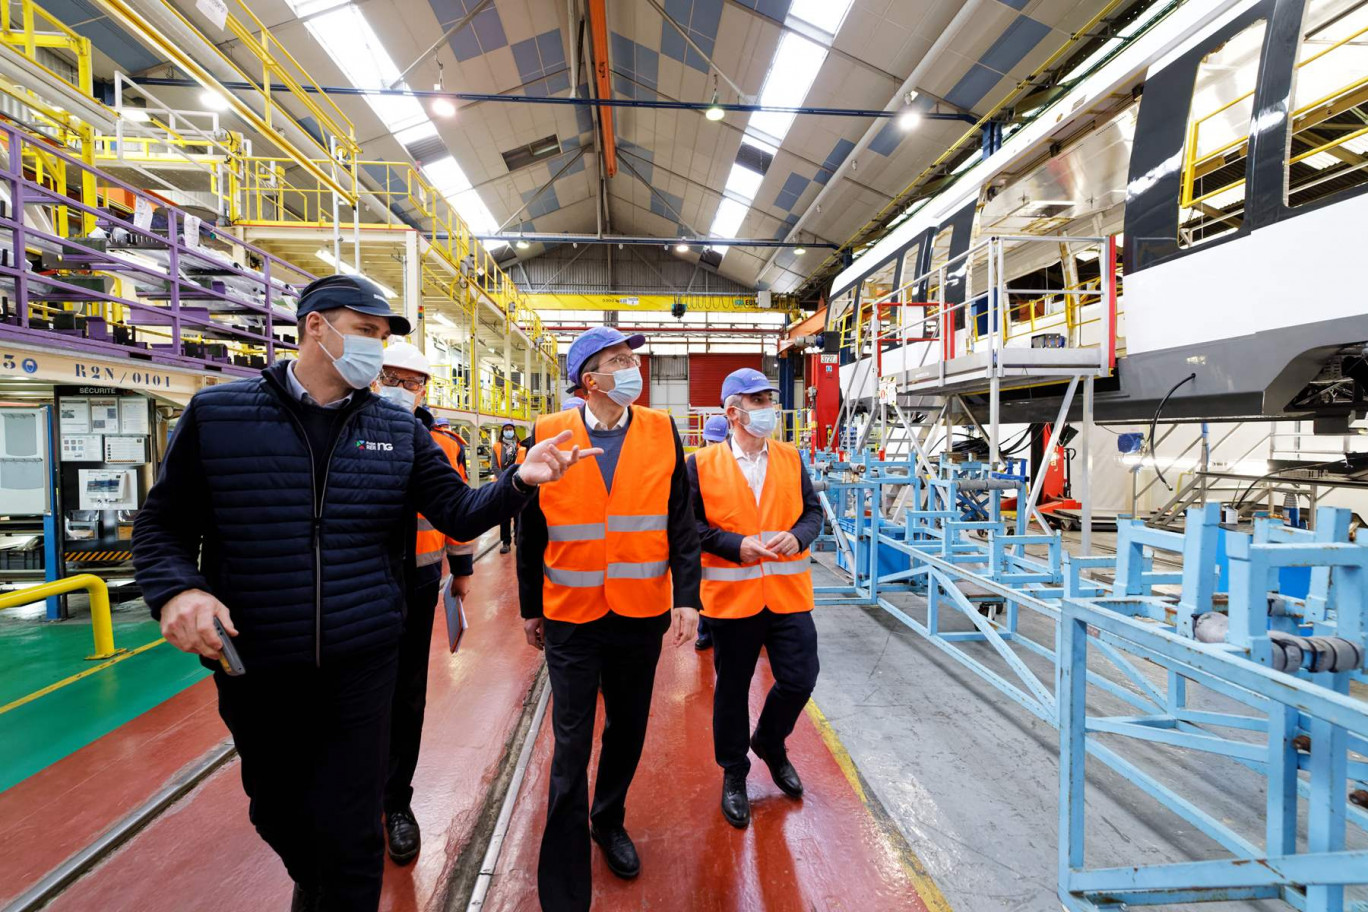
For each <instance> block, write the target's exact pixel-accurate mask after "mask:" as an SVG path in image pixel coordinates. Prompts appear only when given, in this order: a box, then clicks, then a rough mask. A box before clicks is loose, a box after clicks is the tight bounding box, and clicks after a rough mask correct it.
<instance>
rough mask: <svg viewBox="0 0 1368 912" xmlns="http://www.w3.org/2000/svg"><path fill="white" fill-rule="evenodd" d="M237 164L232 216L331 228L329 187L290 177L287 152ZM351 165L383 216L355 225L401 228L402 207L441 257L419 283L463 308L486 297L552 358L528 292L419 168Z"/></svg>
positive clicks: (400, 164)
mask: <svg viewBox="0 0 1368 912" xmlns="http://www.w3.org/2000/svg"><path fill="white" fill-rule="evenodd" d="M244 164H245V166H246V167H245V169H244V173H245V178H244V186H243V202H242V207H241V211H240V217H239V218H237V221H240V222H241V223H243V224H247V225H256V226H312V227H317V228H329V229H331V228H332V226H333V222H332V192H331V190H329V189H328V188H327V187H325V186H323V185H321V184H299V183H292V182H290V181H289V180H288V179H287V177H286V171H285V168H286V166H287V165H288V164H289V160H288V159H282V158H272V157H261V156H249V157H247V158H245V159H244ZM318 164H319V165H325V164H327V163H326V162H319V163H318ZM357 165H358V166H359V167H360V169H361V170H362V172H363V173H365V174H366V176H367V183H368V184H370V185H371V186H372V187H373V188H374V189H370V190H368V191H367V193H368V194H369V195H371V196H373V197H375V199H376V200H377V201H379V202H380V203H381V204H382V205H383V206H384V207H385V209H386V210H387V216H386V217H387V219H388V220H387V221H384V222H375V221H366V220H363V221H362V222H361V227H363V228H366V229H373V228H376V227H389V228H395V229H407V228H408V227H409V226H408V225H407V224H405V223H404V222H401V221H400V220H399V217H398V216H397V215H392V214H391V212H392V210H393V209H394V208H398V209H400V211H404V212H406V213H408V214H409V216H410V218H412V219H413V220H415V221H416V222H417V223H418V224H420V225H422V226H423V228H424V232H423V233H424V235H425V236H426V238H427V240H428V244H429V249H428V255H429V256H432V257H435V258H437V259H439V260H441V261H443V264H444V268H437V267H436V266H435V265H432V266H429V265H425V266H424V270H423V280H424V285H425V286H427V287H429V288H439V289H441V292H442V293H443V294H445V295H446V296H447V297H448V298H449V299H450V300H451V301H452V302H453V303H455V304H456V305H457V306H459V307H461V308H462V309H464V310H465V311H466V312H471V311H473V308H474V298H475V296H476V295H483V296H484V297H486V298H488V299H489V300H490V301H492V302H493V303H494V304H495V306H496V307H498V308H499V310H500V311H501V312H502V313H503V314H504V316H505V318H506V319H507V320H509V321H510V322H512V323H516V324H517V325H518V326H519V327H520V328H521V329H522V330H523V332H524V333H526V334H527V336H528V338H529V339H531V340H532V344H533V346H534V347H535V348H536V349H537V351H538V352H539V353H540V354H541V355H542V357H544V358H546V359H547V360H548V361H550V362H551V363H553V364H554V363H555V361H556V342H555V339H554V337H552V336H551V335H550V334H549V333H547V332H546V331H545V330H544V329H543V327H542V321H541V317H540V316H538V315H537V313H536V311H535V310H533V309H532V306H531V303H530V301H529V300H528V298H527V295H526V294H525V293H524V292H523V291H521V290H520V289H519V288H518V286H517V285H516V284H515V283H514V282H513V279H512V278H511V277H510V276H509V275H508V274H507V273H506V272H504V270H503V269H501V268H500V267H499V264H498V263H497V261H495V259H494V257H493V256H491V255H490V253H489V251H488V250H486V249H485V247H484V245H483V244H481V243H480V242H479V240H477V239H476V238H475V236H474V234H473V232H472V231H471V229H470V226H469V225H467V224H466V222H465V220H464V219H462V218H461V217H460V215H459V214H458V213H457V212H456V210H455V208H454V207H453V206H452V205H451V204H450V203H449V202H448V201H447V199H446V197H445V196H443V195H442V193H440V192H439V191H438V190H437V189H436V188H435V187H433V186H432V184H431V183H429V182H428V180H427V179H426V178H425V177H424V176H423V174H422V172H421V171H419V170H418V168H417V167H415V166H414V165H412V164H410V163H407V162H385V161H362V162H357ZM361 211H362V213H363V214H364V215H365V217H366V218H367V219H373V218H374V216H373V214H371V213H370V212H369V210H366V209H362V210H361Z"/></svg>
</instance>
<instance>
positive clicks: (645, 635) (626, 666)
mask: <svg viewBox="0 0 1368 912" xmlns="http://www.w3.org/2000/svg"><path fill="white" fill-rule="evenodd" d="M669 625H670V616H669V614H665V615H663V616H661V617H657V618H626V617H621V616H619V615H615V614H609V615H606V616H604V617H602V618H600V619H598V620H597V621H591V622H590V623H587V624H567V623H564V622H560V621H547V622H546V628H545V629H546V668H547V672H548V676H549V677H550V679H551V695H552V703H551V725H552V729H553V730H554V732H555V735H556V750H555V753H554V755H553V756H552V759H551V789H550V791H551V796H550V801H549V804H548V807H547V811H546V831H545V833H544V834H543V835H542V844H541V857H540V860H539V861H538V864H537V890H538V894H539V895H540V897H541V907H542V908H543V909H545V910H548V912H552V910H554V912H561V910H566V912H571V910H573V912H584V910H587V909H588V908H589V901H590V897H591V895H592V890H591V880H590V863H589V823H590V822H591V821H592V823H593V825H594V827H595V828H598V829H608V828H613V827H619V826H622V824H623V820H624V817H625V813H626V802H627V789H628V787H629V786H630V785H631V784H632V777H633V776H634V775H636V768H637V761H639V760H640V759H641V746H642V744H643V742H644V741H645V740H646V721H647V719H648V717H649V716H650V712H651V690H652V688H653V686H654V685H655V671H656V662H657V661H658V660H659V659H660V641H661V637H662V636H663V635H664V634H665V631H666V630H668V629H669ZM600 689H602V691H603V711H604V716H605V721H604V726H603V745H602V749H601V750H600V752H599V763H598V776H597V778H596V780H595V782H594V803H593V807H592V808H590V805H589V754H590V751H591V750H592V749H593V741H594V715H595V713H596V711H597V707H598V695H599V691H600Z"/></svg>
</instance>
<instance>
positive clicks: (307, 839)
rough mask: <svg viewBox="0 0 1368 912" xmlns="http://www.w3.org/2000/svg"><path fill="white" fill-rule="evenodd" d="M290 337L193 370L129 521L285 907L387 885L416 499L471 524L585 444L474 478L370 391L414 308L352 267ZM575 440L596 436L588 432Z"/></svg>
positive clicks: (445, 518)
mask: <svg viewBox="0 0 1368 912" xmlns="http://www.w3.org/2000/svg"><path fill="white" fill-rule="evenodd" d="M297 316H298V325H299V357H298V358H297V359H296V360H294V361H290V362H279V363H277V364H275V365H273V366H272V367H270V368H268V369H266V370H265V371H263V372H262V376H261V377H260V378H257V379H250V380H239V381H236V382H234V383H226V384H223V385H220V386H211V387H209V388H207V389H204V390H201V391H200V392H199V393H197V394H196V395H195V397H194V398H193V399H192V400H191V401H190V404H189V405H188V406H187V407H186V409H185V412H184V413H183V415H182V416H181V419H180V421H179V423H178V424H177V426H176V433H175V436H174V437H173V438H172V440H171V443H170V446H169V448H168V450H167V453H166V459H165V461H164V462H163V463H162V469H161V477H160V479H159V480H158V481H157V483H156V484H155V485H154V486H153V487H152V490H151V491H150V492H149V493H148V497H147V503H146V505H145V506H143V508H142V509H141V510H140V511H139V512H138V518H137V521H136V523H135V525H134V530H133V562H134V567H135V570H136V574H137V581H138V585H139V586H141V587H142V593H143V597H144V598H145V599H146V600H147V604H148V606H149V607H150V608H151V611H152V616H153V617H155V618H157V619H158V620H160V622H161V631H162V635H163V636H164V637H166V639H167V641H168V642H169V643H171V645H173V646H175V647H176V648H177V649H181V650H183V651H185V652H193V653H197V654H198V655H200V656H201V657H203V659H204V660H205V664H206V666H207V667H217V663H218V661H219V659H220V657H221V655H222V648H223V641H222V640H221V639H220V638H219V635H218V634H217V633H216V631H215V622H216V621H217V622H218V623H220V624H221V625H222V627H223V629H224V631H225V632H226V633H227V634H228V636H229V637H231V638H232V642H233V645H234V646H235V647H236V651H237V653H238V654H239V656H240V658H241V661H242V665H243V666H244V668H245V673H244V674H242V675H238V676H229V675H227V674H226V673H225V672H224V671H223V670H222V669H220V670H218V671H216V672H215V674H214V684H215V686H216V687H217V689H218V700H219V715H220V716H221V717H222V718H223V721H224V722H225V723H226V724H227V726H228V729H229V731H230V732H232V735H233V742H234V744H235V745H236V746H237V751H238V755H239V756H240V757H241V758H242V765H241V773H242V785H243V789H244V790H245V791H246V792H247V795H248V797H249V798H250V804H249V807H248V814H249V816H250V817H251V820H252V823H253V824H254V825H255V826H256V829H257V832H258V833H260V834H261V837H262V838H263V839H265V840H266V842H267V843H268V844H269V845H270V846H271V848H272V849H274V850H275V852H276V853H277V854H278V855H279V856H280V858H281V860H282V861H283V862H284V863H285V867H286V869H287V870H288V871H289V873H290V876H291V877H292V878H293V879H294V882H295V888H294V899H293V904H292V908H293V909H295V910H309V909H327V910H330V912H332V910H347V912H351V910H357V912H373V910H375V909H376V908H377V907H378V906H379V903H380V879H381V873H382V872H383V870H384V860H385V834H384V827H383V825H382V817H381V814H382V810H383V795H384V787H385V777H386V774H387V771H388V766H389V723H390V712H391V706H392V703H393V699H394V685H395V676H396V674H397V669H398V664H399V643H400V639H401V636H402V633H403V610H404V603H403V585H402V578H403V565H404V550H405V548H406V547H407V545H408V543H410V542H412V541H413V540H414V536H415V534H416V517H417V515H418V513H420V512H421V513H422V515H423V516H425V517H427V519H428V520H429V521H430V522H431V523H432V524H433V525H434V526H436V527H437V528H438V529H441V530H442V531H443V532H445V533H447V534H448V535H451V536H452V537H454V538H458V539H473V538H475V537H476V536H477V535H479V534H480V533H481V532H483V531H484V530H485V529H488V528H489V527H491V526H493V525H494V524H496V523H497V522H499V521H500V520H501V519H504V518H506V517H508V516H511V515H512V514H513V513H515V512H517V511H518V510H520V509H521V508H522V506H523V504H524V503H526V502H527V501H528V500H529V499H530V498H531V496H532V493H533V491H534V490H535V486H536V485H539V484H542V483H544V482H550V481H554V480H555V479H557V478H559V477H560V476H561V475H562V474H563V473H564V472H565V470H566V469H568V468H570V467H572V466H573V465H574V464H575V462H576V461H577V460H578V459H579V457H580V455H582V454H580V453H579V452H578V451H577V450H570V451H568V452H562V451H561V450H559V449H557V445H558V444H559V443H562V442H565V440H568V439H569V435H568V434H567V435H564V437H562V438H560V439H548V440H546V441H545V442H544V443H542V444H540V445H539V446H537V447H534V448H533V449H532V450H531V451H529V452H528V454H527V456H526V458H525V460H524V462H523V465H522V467H521V469H520V470H519V471H518V472H517V473H509V474H508V476H507V477H506V478H505V479H503V480H501V481H500V482H499V483H498V484H496V485H489V486H488V487H486V488H484V489H482V490H480V491H474V490H472V489H470V488H468V487H466V485H465V483H464V482H463V481H461V477H460V476H459V475H458V474H456V471H455V470H454V469H453V468H452V466H451V463H450V462H449V461H448V460H447V457H446V456H445V455H444V454H443V453H442V450H441V448H440V447H439V446H438V445H437V444H436V443H434V442H433V440H432V436H431V435H430V434H429V433H428V431H427V430H426V429H425V428H423V426H422V425H420V424H419V423H418V422H417V421H416V420H414V417H413V415H412V414H411V413H410V412H409V411H407V410H405V409H402V408H400V407H398V406H396V405H394V404H392V403H389V402H386V401H384V400H382V399H380V398H379V397H378V396H376V395H374V394H372V393H371V391H370V385H371V384H372V383H373V382H375V379H376V378H377V377H378V376H379V375H380V370H381V363H382V360H383V357H384V353H383V340H384V339H385V338H386V337H388V336H389V335H390V334H391V333H397V334H404V333H407V332H408V331H409V323H408V321H407V320H406V319H404V317H403V316H401V315H398V314H395V313H392V312H391V311H390V308H389V304H388V302H387V300H386V298H385V295H384V294H383V293H382V292H381V290H380V288H379V287H378V286H376V285H375V284H374V283H373V282H371V281H369V280H368V279H365V278H363V277H360V276H347V275H334V276H329V277H327V278H324V279H319V280H317V281H314V282H311V283H309V285H308V286H306V287H305V288H304V290H303V292H302V294H301V296H300V300H299V306H298V308H297ZM583 455H594V454H593V453H592V452H590V453H586V454H583Z"/></svg>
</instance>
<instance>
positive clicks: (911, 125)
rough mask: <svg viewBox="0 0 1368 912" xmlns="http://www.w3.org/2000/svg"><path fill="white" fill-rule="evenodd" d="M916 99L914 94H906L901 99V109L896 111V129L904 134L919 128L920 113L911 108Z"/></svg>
mask: <svg viewBox="0 0 1368 912" xmlns="http://www.w3.org/2000/svg"><path fill="white" fill-rule="evenodd" d="M916 98H917V93H916V92H908V93H907V95H906V97H904V98H903V106H902V108H901V109H900V110H899V111H898V116H897V119H896V121H895V122H896V123H897V125H898V129H899V130H902V131H903V132H904V133H910V132H912V131H913V130H915V129H917V127H919V126H921V122H922V113H921V111H918V110H917V109H916V108H914V107H912V102H913V101H915V100H916Z"/></svg>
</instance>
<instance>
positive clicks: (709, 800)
mask: <svg viewBox="0 0 1368 912" xmlns="http://www.w3.org/2000/svg"><path fill="white" fill-rule="evenodd" d="M761 668H762V671H761V673H760V674H757V675H756V681H755V684H754V686H753V687H752V689H751V718H752V720H754V719H755V718H757V717H758V715H759V712H760V706H761V704H762V702H763V700H764V694H765V692H766V691H767V690H768V688H769V685H770V683H771V680H772V679H771V678H770V676H769V673H768V665H767V663H766V662H765V661H764V660H762V662H761ZM712 680H713V672H712V664H711V655H710V654H704V655H699V654H697V653H695V651H694V650H693V648H692V644H689V645H686V646H684V647H682V648H680V649H674V648H672V647H671V646H670V645H669V644H668V643H667V644H666V647H665V651H664V653H663V654H662V655H661V659H660V666H659V669H658V670H657V673H656V686H655V698H654V704H653V707H652V712H651V725H650V730H649V731H648V733H647V737H646V748H645V751H644V753H643V756H642V762H641V767H640V769H639V770H638V772H637V776H636V780H635V782H634V783H633V786H632V791H631V793H630V795H629V797H628V801H627V829H628V832H629V833H631V835H632V838H633V840H634V841H635V842H636V846H637V851H638V852H639V853H640V855H641V865H642V873H641V875H640V877H638V878H637V879H636V880H634V881H623V880H619V879H618V878H616V877H614V876H613V875H612V873H611V872H609V870H608V868H607V866H605V865H604V863H603V860H602V857H601V856H600V854H599V852H598V849H597V847H595V848H594V850H593V852H594V873H593V877H594V907H595V909H601V910H605V912H619V910H626V909H633V910H661V912H664V910H679V912H761V910H763V912H807V910H816V909H820V910H858V912H873V910H878V912H895V910H910V912H926V906H925V905H924V904H923V903H922V902H921V900H920V899H918V897H917V894H916V892H915V890H914V887H913V884H912V882H911V880H910V879H909V877H908V875H907V874H906V873H905V871H904V867H903V863H904V862H903V856H902V855H900V854H899V852H898V850H897V847H895V846H893V845H891V844H890V843H889V842H888V841H887V840H886V839H885V838H884V836H883V835H882V833H881V831H880V829H879V826H878V824H877V823H876V821H875V819H874V817H873V816H872V814H871V813H870V811H869V809H867V808H866V807H865V805H864V804H863V802H862V801H861V798H860V796H859V795H858V794H856V792H855V790H854V788H853V787H852V786H851V784H850V783H849V781H848V780H847V779H846V777H845V774H844V773H843V772H842V771H841V768H840V766H839V765H838V764H837V762H836V758H835V757H834V756H833V755H832V753H831V751H830V750H829V749H828V748H827V746H826V744H825V743H824V742H823V741H822V738H821V736H820V734H819V733H818V731H817V728H816V726H815V725H814V724H813V723H812V721H811V720H810V719H809V718H808V716H807V715H804V716H803V717H802V718H801V719H800V720H799V722H798V727H797V729H796V730H795V731H794V733H793V735H792V737H791V738H790V739H789V755H790V757H791V758H792V760H793V763H794V766H795V767H797V769H798V772H799V773H800V775H801V776H802V777H803V784H804V788H805V796H804V797H803V799H802V800H801V801H794V800H793V799H790V798H788V797H787V796H785V795H784V794H783V793H782V792H780V791H779V789H778V787H777V786H775V784H774V782H773V781H772V780H771V779H770V777H769V771H768V770H767V769H765V767H764V765H763V764H762V763H760V762H759V761H756V760H754V758H752V762H753V763H754V766H753V768H752V769H751V774H750V781H749V793H750V799H751V816H752V819H751V825H750V827H749V829H746V830H737V829H734V828H733V827H732V826H731V825H730V824H728V823H727V822H726V820H725V819H723V817H722V812H721V810H720V808H719V806H718V802H719V800H720V798H721V788H722V775H721V771H720V770H719V769H718V767H717V765H716V763H715V762H714V760H713V753H712V737H711V730H712V727H711V718H712ZM598 722H599V727H600V729H601V728H602V724H603V711H602V701H600V708H599V718H598ZM551 748H552V738H551V731H550V713H549V712H548V714H547V719H546V722H545V724H544V725H543V726H542V730H541V732H540V734H539V736H538V739H537V745H536V748H535V750H534V752H533V755H532V760H531V762H530V765H529V767H528V771H527V778H526V779H525V780H524V783H523V788H522V792H521V794H520V795H519V798H518V806H517V809H516V810H515V812H514V816H513V821H512V825H511V828H510V831H509V834H508V840H507V842H506V843H505V847H504V853H503V855H502V857H501V858H500V860H499V866H498V873H497V875H496V877H495V879H494V883H493V887H492V889H491V890H490V895H489V898H488V900H487V902H486V904H485V908H486V909H487V910H490V912H514V910H517V912H532V910H536V909H537V908H539V907H538V902H537V894H536V870H537V853H538V849H539V842H540V839H541V832H542V824H543V821H544V820H545V817H546V797H547V796H546V789H547V777H548V776H549V774H550V765H551ZM595 762H596V761H595ZM592 781H593V772H592V769H591V771H590V782H592Z"/></svg>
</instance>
